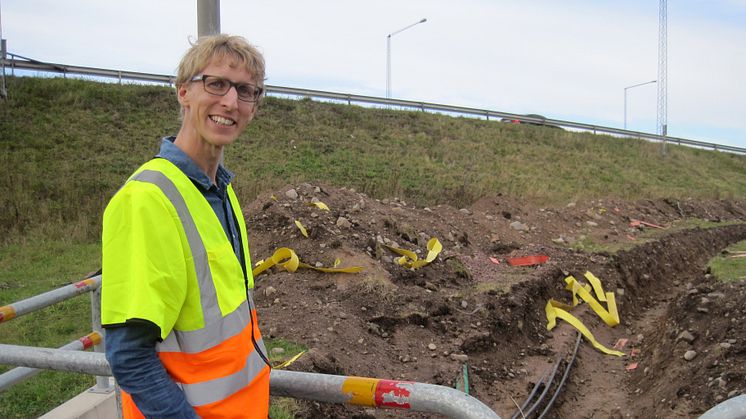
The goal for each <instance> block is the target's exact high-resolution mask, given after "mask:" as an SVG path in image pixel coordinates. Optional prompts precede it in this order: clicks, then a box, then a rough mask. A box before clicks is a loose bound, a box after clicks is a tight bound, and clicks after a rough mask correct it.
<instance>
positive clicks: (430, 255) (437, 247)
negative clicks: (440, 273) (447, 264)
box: [384, 237, 443, 269]
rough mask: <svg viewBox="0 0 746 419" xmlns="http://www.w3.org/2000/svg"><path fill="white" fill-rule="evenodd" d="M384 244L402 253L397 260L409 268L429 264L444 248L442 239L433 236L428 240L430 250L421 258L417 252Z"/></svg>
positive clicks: (395, 251)
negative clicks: (441, 242)
mask: <svg viewBox="0 0 746 419" xmlns="http://www.w3.org/2000/svg"><path fill="white" fill-rule="evenodd" d="M384 246H385V247H386V248H388V249H389V250H391V251H392V252H394V253H397V254H400V255H401V256H402V257H400V258H399V259H397V260H396V261H397V263H399V265H401V266H404V267H407V268H411V269H417V268H421V267H423V266H425V265H427V264H429V263H430V262H432V261H434V260H435V258H436V257H438V254H440V252H441V251H442V250H443V245H442V244H440V241H439V240H438V239H437V238H435V237H433V238H431V239H430V240H429V241H428V242H427V251H428V252H427V257H425V259H420V258H419V257H418V256H417V253H415V252H413V251H411V250H406V249H400V248H398V247H393V246H387V245H384Z"/></svg>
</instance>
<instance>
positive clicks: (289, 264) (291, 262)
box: [251, 247, 363, 277]
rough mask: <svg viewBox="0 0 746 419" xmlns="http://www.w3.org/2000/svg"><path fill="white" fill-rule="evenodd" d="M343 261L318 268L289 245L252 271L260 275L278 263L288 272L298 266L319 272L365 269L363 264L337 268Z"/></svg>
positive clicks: (345, 271)
mask: <svg viewBox="0 0 746 419" xmlns="http://www.w3.org/2000/svg"><path fill="white" fill-rule="evenodd" d="M340 263H341V261H339V259H337V260H335V261H334V267H333V268H323V267H321V268H317V267H316V266H311V265H309V264H307V263H303V262H301V261H300V259H299V258H298V255H297V254H295V252H294V251H293V249H290V248H288V247H281V248H279V249H277V250H275V253H274V254H273V255H272V256H271V257H269V259H266V260H260V261H259V262H257V263H256V265H255V268H254V269H253V270H252V271H251V273H252V275H254V276H255V277H256V276H257V275H259V274H260V273H262V272H264V271H266V270H267V269H269V268H271V267H273V266H275V265H278V266H280V267H281V268H282V269H284V270H286V271H288V272H295V271H296V270H298V268H306V269H313V270H315V271H319V272H326V273H357V272H361V271H362V270H363V267H362V266H350V267H347V268H337V266H338V265H339V264H340Z"/></svg>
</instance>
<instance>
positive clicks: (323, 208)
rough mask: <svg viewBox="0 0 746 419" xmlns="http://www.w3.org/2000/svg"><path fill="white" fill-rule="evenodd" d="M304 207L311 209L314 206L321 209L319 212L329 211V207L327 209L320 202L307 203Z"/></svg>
mask: <svg viewBox="0 0 746 419" xmlns="http://www.w3.org/2000/svg"><path fill="white" fill-rule="evenodd" d="M306 205H308V206H311V207H314V206H315V207H317V208H318V209H321V210H324V211H329V207H327V206H326V204H325V203H323V202H321V201H316V202H309V203H307V204H306Z"/></svg>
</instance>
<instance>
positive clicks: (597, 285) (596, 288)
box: [583, 271, 606, 302]
mask: <svg viewBox="0 0 746 419" xmlns="http://www.w3.org/2000/svg"><path fill="white" fill-rule="evenodd" d="M583 275H584V276H585V278H586V279H587V280H588V282H590V283H591V285H593V292H595V293H596V298H598V301H604V302H606V297H605V296H604V287H602V286H601V280H600V279H598V278H596V275H593V274H592V273H591V271H586V273H584V274H583Z"/></svg>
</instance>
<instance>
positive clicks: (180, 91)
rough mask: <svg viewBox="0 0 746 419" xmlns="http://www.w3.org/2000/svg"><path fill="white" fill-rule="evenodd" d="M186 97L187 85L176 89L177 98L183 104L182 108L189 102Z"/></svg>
mask: <svg viewBox="0 0 746 419" xmlns="http://www.w3.org/2000/svg"><path fill="white" fill-rule="evenodd" d="M186 95H187V85H186V83H185V84H182V85H181V86H179V87H178V88H177V89H176V98H177V99H178V100H179V104H181V106H184V105H185V104H186V101H187V98H186Z"/></svg>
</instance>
